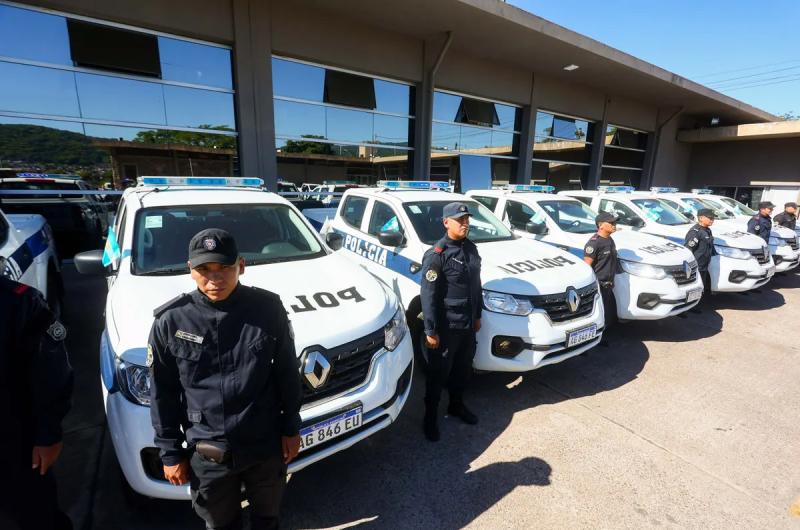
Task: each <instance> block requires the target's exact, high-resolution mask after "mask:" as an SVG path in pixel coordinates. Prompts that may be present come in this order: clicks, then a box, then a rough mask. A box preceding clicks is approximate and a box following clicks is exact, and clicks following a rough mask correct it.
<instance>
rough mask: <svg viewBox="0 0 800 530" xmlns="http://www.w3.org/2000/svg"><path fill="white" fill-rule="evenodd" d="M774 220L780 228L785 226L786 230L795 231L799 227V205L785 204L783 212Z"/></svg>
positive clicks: (793, 203)
mask: <svg viewBox="0 0 800 530" xmlns="http://www.w3.org/2000/svg"><path fill="white" fill-rule="evenodd" d="M772 220H773V222H774V223H775V224H776V225H778V226H783V227H785V228H791V229H792V230H794V227H795V226H797V203H796V202H787V203H786V204H784V205H783V211H782V212H781V213H779V214H778V215H776V216H775V217H774V218H773V219H772Z"/></svg>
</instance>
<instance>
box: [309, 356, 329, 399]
mask: <svg viewBox="0 0 800 530" xmlns="http://www.w3.org/2000/svg"><path fill="white" fill-rule="evenodd" d="M330 373H331V363H330V362H329V361H328V359H326V358H325V356H324V355H323V354H322V353H321V352H318V351H312V352H309V354H308V355H306V360H305V361H304V362H303V377H305V378H306V381H308V384H309V385H311V388H313V389H315V390H316V389H317V388H319V387H321V386H322V385H324V384H325V382H326V381H327V380H328V375H330Z"/></svg>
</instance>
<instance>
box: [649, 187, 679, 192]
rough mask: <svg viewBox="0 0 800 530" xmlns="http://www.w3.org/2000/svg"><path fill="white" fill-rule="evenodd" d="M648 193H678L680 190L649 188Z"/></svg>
mask: <svg viewBox="0 0 800 530" xmlns="http://www.w3.org/2000/svg"><path fill="white" fill-rule="evenodd" d="M650 191H652V192H653V193H678V192H679V191H680V190H679V189H678V188H670V187H668V186H653V187H652V188H650Z"/></svg>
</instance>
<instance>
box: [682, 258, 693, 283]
mask: <svg viewBox="0 0 800 530" xmlns="http://www.w3.org/2000/svg"><path fill="white" fill-rule="evenodd" d="M683 272H684V274H686V279H687V280H688V279H689V278H691V277H692V266H691V265H689V262H688V261H684V262H683Z"/></svg>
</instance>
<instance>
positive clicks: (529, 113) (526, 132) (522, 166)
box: [511, 74, 536, 184]
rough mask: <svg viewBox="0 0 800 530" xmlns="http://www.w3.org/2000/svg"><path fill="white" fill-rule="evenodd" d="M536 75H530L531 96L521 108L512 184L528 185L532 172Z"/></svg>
mask: <svg viewBox="0 0 800 530" xmlns="http://www.w3.org/2000/svg"><path fill="white" fill-rule="evenodd" d="M535 85H536V75H535V74H531V94H530V98H529V101H528V105H526V106H525V107H523V108H522V123H521V127H520V131H519V153H518V156H519V159H518V160H517V170H516V172H515V174H514V175H513V176H512V179H511V181H512V183H513V184H530V182H531V173H532V171H533V144H534V142H535V136H536V102H535V96H534V87H535Z"/></svg>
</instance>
